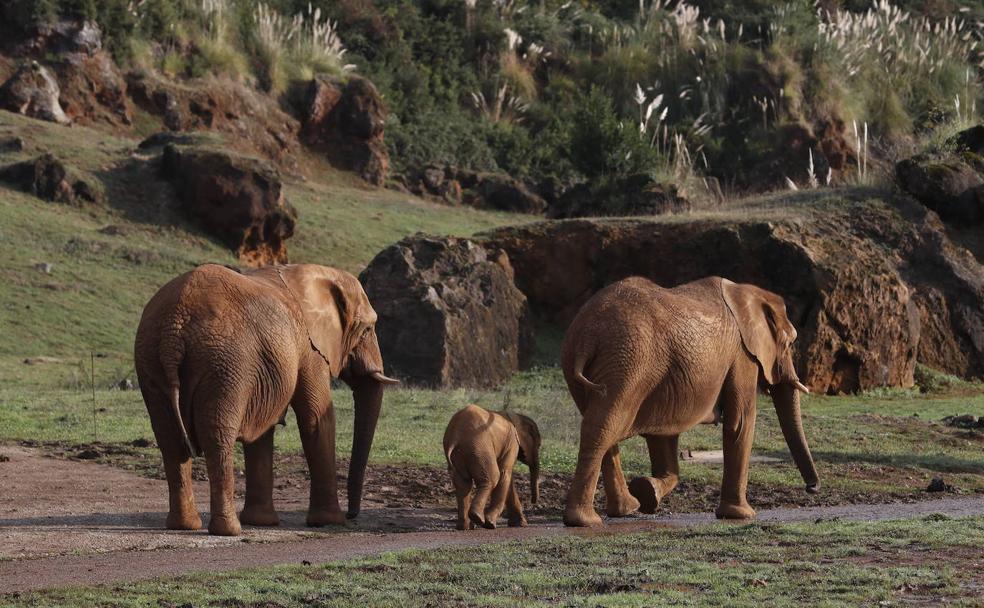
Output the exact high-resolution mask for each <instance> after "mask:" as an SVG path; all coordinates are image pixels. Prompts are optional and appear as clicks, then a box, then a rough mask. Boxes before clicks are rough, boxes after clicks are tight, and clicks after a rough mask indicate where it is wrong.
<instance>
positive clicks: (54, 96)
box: [0, 61, 71, 125]
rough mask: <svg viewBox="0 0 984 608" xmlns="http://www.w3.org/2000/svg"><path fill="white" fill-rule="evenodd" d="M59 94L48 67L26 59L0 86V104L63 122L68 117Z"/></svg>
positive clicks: (28, 114) (1, 106)
mask: <svg viewBox="0 0 984 608" xmlns="http://www.w3.org/2000/svg"><path fill="white" fill-rule="evenodd" d="M60 95H61V89H60V88H59V86H58V81H57V80H56V79H55V77H54V75H53V74H52V73H51V71H50V70H48V68H46V67H44V66H43V65H41V64H40V63H38V62H36V61H28V62H26V63H24V64H23V65H21V67H20V68H19V69H18V70H17V71H16V72H14V75H13V76H11V77H10V78H9V79H8V80H7V82H5V83H3V85H2V86H0V108H3V109H4V110H9V111H11V112H17V113H18V114H23V115H24V116H30V117H31V118H40V119H41V120H48V121H51V122H56V123H59V124H63V125H66V124H68V123H70V122H71V120H70V119H69V118H68V116H67V115H66V114H65V110H63V109H62V106H61V102H59V97H60Z"/></svg>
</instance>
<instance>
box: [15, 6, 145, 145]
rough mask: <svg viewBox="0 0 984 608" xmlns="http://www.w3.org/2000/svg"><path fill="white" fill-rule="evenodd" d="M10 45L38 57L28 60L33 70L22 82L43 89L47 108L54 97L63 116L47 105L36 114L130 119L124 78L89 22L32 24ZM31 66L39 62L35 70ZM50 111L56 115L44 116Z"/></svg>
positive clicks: (116, 122)
mask: <svg viewBox="0 0 984 608" xmlns="http://www.w3.org/2000/svg"><path fill="white" fill-rule="evenodd" d="M14 49H15V50H14V53H15V55H17V56H21V57H31V58H34V59H35V60H36V61H37V62H40V63H37V64H28V65H29V66H31V68H32V69H33V70H34V71H35V72H36V73H38V75H39V76H38V77H35V78H33V79H28V80H27V81H26V83H27V84H28V86H29V87H31V88H33V89H34V90H37V91H41V92H43V95H44V98H45V99H46V101H45V105H47V106H49V107H53V106H52V102H51V101H50V100H51V99H54V100H55V101H56V102H57V103H58V104H59V106H60V109H61V110H64V112H63V115H64V116H63V117H58V110H54V109H52V110H50V111H46V112H43V114H44V115H42V116H37V117H38V118H44V119H45V120H55V121H56V122H63V123H67V122H78V123H81V124H92V123H106V124H110V125H113V126H117V127H126V126H129V125H130V124H131V123H132V107H131V104H130V100H129V98H128V97H127V92H126V82H125V81H124V79H123V75H122V73H121V72H120V70H119V68H118V67H117V65H116V63H115V62H114V61H113V59H112V57H110V55H109V53H107V52H106V51H104V50H103V48H102V31H101V30H100V29H99V26H98V25H97V24H95V23H94V22H91V21H72V20H62V21H57V22H54V23H50V24H49V23H41V24H38V25H37V26H36V27H35V28H34V29H33V30H32V31H30V32H28V33H27V35H26V36H25V37H24V39H23V40H21V41H20V42H19V43H16V44H15V45H14ZM42 63H43V64H44V66H41V64H42ZM35 65H37V66H41V67H40V70H41V71H38V69H37V67H35ZM55 82H57V84H56V85H55V86H52V85H53V84H54V83H55ZM21 86H23V84H22V85H21ZM28 115H29V116H33V114H28ZM52 115H53V116H56V117H57V118H54V119H53V118H50V117H48V116H52Z"/></svg>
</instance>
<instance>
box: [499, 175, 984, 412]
mask: <svg viewBox="0 0 984 608" xmlns="http://www.w3.org/2000/svg"><path fill="white" fill-rule="evenodd" d="M803 196H804V198H806V197H811V198H812V197H813V196H814V195H813V194H811V193H804V195H803ZM789 207H792V204H787V210H786V212H785V213H784V214H783V215H782V216H778V217H781V218H782V219H773V220H767V219H758V218H757V217H756V216H755V215H756V214H753V213H750V212H746V213H745V214H743V216H738V217H736V218H735V219H731V220H721V219H704V220H690V221H685V222H684V221H674V222H662V221H659V220H658V219H653V220H648V219H645V220H644V219H638V220H593V221H589V220H567V221H561V222H556V221H554V222H541V223H537V224H531V225H526V226H521V227H511V228H503V229H499V230H496V231H493V232H490V233H487V234H486V235H483V237H482V238H483V239H484V240H485V241H486V246H487V247H498V248H501V249H502V250H503V251H505V252H506V253H507V254H508V256H509V259H510V261H511V263H512V266H513V268H514V269H515V276H516V284H517V286H518V287H519V288H520V290H522V291H523V293H525V294H526V296H527V298H528V299H529V301H530V304H531V306H532V307H533V310H534V313H536V314H537V315H539V316H540V317H542V318H544V319H546V320H548V321H553V322H556V323H558V324H560V325H562V326H564V325H566V324H567V323H569V322H570V320H571V319H572V318H573V316H574V315H575V314H576V313H577V310H578V309H579V308H580V306H581V305H582V304H583V303H584V302H585V301H586V300H587V299H588V298H590V297H591V295H592V294H594V293H595V292H596V291H598V290H599V289H601V288H602V287H603V286H605V285H607V284H609V283H611V282H613V281H616V280H619V279H622V278H625V277H627V276H632V275H640V276H645V277H648V278H650V279H652V280H653V281H655V282H657V283H659V284H660V285H664V286H667V287H671V286H674V285H678V284H681V283H685V282H688V281H692V280H694V279H698V278H701V277H705V276H709V275H720V276H724V277H727V278H730V279H732V280H734V281H739V282H749V283H754V284H757V285H760V286H761V287H764V288H766V289H769V290H772V291H774V292H776V293H778V294H780V295H782V296H783V297H784V298H785V299H786V302H787V305H788V309H789V313H790V319H791V320H792V321H793V323H794V324H795V325H796V327H797V329H798V330H799V339H798V340H797V349H798V352H797V358H796V360H797V367H798V368H799V371H800V374H801V377H802V378H803V379H804V381H805V382H806V383H807V384H808V385H809V386H811V387H812V388H813V389H815V390H817V391H820V392H824V393H840V392H853V391H858V390H866V389H870V388H874V387H878V386H903V387H907V386H911V385H912V384H913V371H914V367H915V364H916V361H917V360H918V361H920V362H922V363H925V364H927V365H930V366H931V367H935V368H937V369H941V370H944V371H947V372H950V373H954V374H958V375H962V376H965V377H979V376H981V375H984V269H982V267H981V266H980V265H979V264H978V262H977V261H976V260H975V259H974V258H973V256H972V255H970V253H969V252H967V251H965V250H962V249H960V248H957V247H955V246H954V245H953V244H952V243H951V242H950V241H949V239H948V238H947V236H946V233H945V230H944V228H943V225H942V224H941V223H940V221H939V219H938V218H937V217H936V215H935V214H933V213H930V212H927V211H926V210H925V209H924V208H922V207H921V206H919V205H916V204H914V203H913V202H911V201H909V200H908V199H900V200H894V201H891V203H886V202H882V201H878V200H864V199H863V198H859V199H858V200H844V199H842V198H839V197H836V196H833V195H831V196H830V200H829V201H828V202H821V203H816V204H814V205H812V206H811V207H810V208H809V209H807V208H802V209H797V210H793V209H790V208H789ZM765 217H772V218H776V217H777V216H776V214H775V213H774V212H770V213H769V214H768V215H767V216H765Z"/></svg>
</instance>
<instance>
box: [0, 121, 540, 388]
mask: <svg viewBox="0 0 984 608" xmlns="http://www.w3.org/2000/svg"><path fill="white" fill-rule="evenodd" d="M6 137H20V138H21V139H23V140H24V143H25V149H24V150H23V151H21V152H13V153H11V152H8V153H0V165H6V164H8V163H10V162H13V161H16V160H21V159H24V158H32V157H35V156H37V155H38V154H41V153H42V152H44V151H47V152H51V153H52V154H54V155H55V156H56V157H57V158H60V159H62V160H65V161H66V162H68V163H69V164H71V165H72V166H73V167H75V168H77V169H79V170H81V171H84V172H88V173H90V174H92V175H93V176H95V177H96V178H97V179H98V180H99V181H100V182H102V184H103V185H104V186H105V190H106V203H105V204H104V205H95V204H89V205H87V206H84V207H82V208H74V207H71V206H67V205H63V204H60V203H50V202H46V201H43V200H41V199H38V198H36V197H34V196H31V195H29V194H26V193H23V192H20V191H17V190H14V189H11V188H10V187H9V186H7V185H6V184H2V183H0V256H2V257H3V259H4V260H5V264H4V265H3V267H2V268H0V281H2V283H3V288H2V289H0V325H2V326H3V327H4V331H3V332H2V333H0V361H2V364H0V370H2V371H3V372H4V373H3V375H4V377H10V375H9V374H14V375H16V376H20V374H21V373H23V368H24V367H25V366H24V365H23V364H22V363H21V361H22V360H23V359H25V358H27V357H36V356H54V357H61V358H70V359H74V360H78V359H79V358H83V357H84V358H85V359H88V357H89V352H90V351H97V352H103V353H107V354H108V355H109V356H110V358H111V360H112V361H113V362H114V363H113V364H112V365H115V366H118V367H120V368H121V369H120V370H119V371H121V372H122V373H121V374H120V376H122V375H125V373H126V368H128V367H129V358H130V349H131V347H132V339H133V332H134V331H135V329H136V325H137V321H138V320H139V317H140V312H141V310H142V308H143V305H144V303H145V302H146V301H147V300H148V299H149V298H150V296H151V295H152V294H153V293H154V291H156V289H157V288H158V287H159V286H160V285H162V284H163V283H164V282H166V281H167V280H169V279H170V278H172V277H173V276H175V275H177V274H180V273H182V272H184V271H186V270H188V269H190V268H192V267H194V266H196V265H198V264H202V263H205V262H217V263H223V264H235V263H236V259H235V257H234V255H233V254H232V252H231V251H229V250H227V249H226V248H224V247H223V246H222V245H220V244H219V243H218V242H216V241H213V240H211V239H209V238H206V237H203V236H201V233H200V232H199V231H198V230H196V228H195V227H194V226H192V225H190V224H188V223H187V222H186V221H185V220H183V219H182V218H181V217H179V216H178V215H177V213H176V212H175V206H176V201H175V199H174V195H173V192H172V191H171V187H170V186H169V185H168V184H167V183H166V182H164V181H162V180H161V179H160V178H159V177H158V176H157V172H156V162H154V159H153V158H152V157H151V156H150V155H144V154H138V153H137V152H136V144H137V142H136V141H135V140H131V139H126V138H121V137H116V136H112V135H107V134H105V133H102V132H99V131H95V130H92V129H89V128H85V127H78V126H76V127H63V126H59V125H55V124H52V123H46V122H41V121H36V120H31V119H27V118H24V117H22V116H18V115H15V114H11V113H7V112H0V138H6ZM317 174H318V176H319V177H318V178H317V179H315V180H307V181H302V180H300V179H292V178H288V179H287V180H286V183H285V187H286V191H287V198H288V199H289V200H290V201H291V202H292V203H293V204H294V206H295V207H297V209H298V212H299V215H300V220H299V223H298V229H297V233H296V235H295V237H294V238H293V239H291V240H290V241H289V242H288V248H289V251H290V255H291V260H292V261H296V262H314V263H320V264H327V265H332V266H337V267H340V268H344V269H346V270H349V271H353V272H358V271H359V270H360V269H361V268H362V267H363V266H364V265H365V264H366V263H367V262H368V261H369V260H370V259H371V258H372V256H373V255H375V253H376V252H377V251H379V250H380V249H382V248H383V247H384V246H385V245H387V244H389V243H391V242H394V241H396V240H399V239H400V238H401V237H403V236H405V235H407V234H411V233H414V232H417V231H425V232H433V233H440V234H445V233H453V234H460V235H470V234H473V233H475V232H477V231H481V230H485V229H489V228H492V227H495V226H500V225H504V224H510V223H516V222H520V221H523V216H516V215H510V214H504V213H490V212H485V211H478V210H474V209H471V208H453V207H445V206H439V205H435V204H433V203H429V202H425V201H422V200H419V199H416V198H414V197H412V196H409V195H403V194H399V193H395V192H391V191H387V190H378V189H367V188H365V187H363V186H360V185H358V184H357V183H355V180H354V179H353V178H352V177H350V176H347V175H345V174H339V173H338V172H335V171H334V170H331V169H328V168H326V169H324V170H321V171H318V172H317ZM107 226H114V227H115V228H109V229H107ZM43 264H51V267H50V273H47V272H45V271H44V270H43V269H41V268H39V267H38V265H43ZM100 367H105V366H102V365H101V366H100Z"/></svg>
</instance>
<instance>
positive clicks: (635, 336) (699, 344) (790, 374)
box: [562, 277, 820, 526]
mask: <svg viewBox="0 0 984 608" xmlns="http://www.w3.org/2000/svg"><path fill="white" fill-rule="evenodd" d="M795 339H796V329H795V328H794V327H793V325H792V323H790V322H789V319H788V317H787V316H786V306H785V303H784V302H783V300H782V298H781V297H779V296H777V295H776V294H774V293H771V292H768V291H765V290H764V289H760V288H758V287H755V286H753V285H739V284H735V283H732V282H731V281H729V280H727V279H722V278H720V277H710V278H705V279H701V280H699V281H694V282H692V283H687V284H686V285H681V286H679V287H676V288H673V289H664V288H662V287H660V286H659V285H656V284H655V283H653V282H651V281H649V280H647V279H644V278H640V277H632V278H628V279H625V280H623V281H619V282H617V283H614V284H612V285H609V286H608V287H606V288H605V289H603V290H601V291H599V292H598V293H597V294H595V295H594V296H593V297H592V298H591V299H590V300H589V301H588V302H587V303H586V304H585V305H584V307H583V308H582V309H581V310H580V312H579V313H578V315H577V317H576V318H575V319H574V321H573V323H572V324H571V326H570V328H569V329H568V330H567V334H566V336H565V339H564V345H563V351H562V364H563V368H564V377H565V379H566V380H567V386H568V388H569V389H570V391H571V395H572V396H573V397H574V401H575V403H576V404H577V407H578V409H579V410H580V411H581V414H582V416H583V418H582V421H581V439H580V441H581V443H580V451H579V453H578V459H577V468H576V471H575V473H574V480H573V482H572V484H571V488H570V492H569V493H568V495H567V505H566V508H565V510H564V523H565V524H567V525H569V526H595V525H600V524H601V523H602V522H601V518H600V517H599V516H598V514H597V513H595V511H594V508H593V506H592V505H593V502H594V493H595V486H596V484H597V483H598V474H599V469H601V471H602V472H603V478H604V487H605V499H606V511H607V513H608V515H610V516H613V517H620V516H624V515H627V514H629V513H631V512H632V511H634V510H636V509H637V508H639V504H640V503H639V501H638V500H637V498H636V497H634V496H633V495H632V494H631V493H630V492H629V489H628V487H627V486H626V483H625V477H624V476H623V473H622V467H621V462H620V460H619V451H618V443H619V442H620V441H622V440H624V439H626V438H628V437H633V436H635V435H643V436H644V437H645V438H646V442H647V444H648V447H649V454H650V459H651V464H652V475H653V479H652V480H651V482H652V492H653V493H655V496H654V497H652V498H654V502H657V503H658V501H659V500H660V499H661V498H662V497H663V496H666V494H667V493H669V492H670V491H671V490H672V489H673V488H674V487H675V486H676V484H677V479H678V466H677V437H678V436H679V434H680V433H681V432H683V431H685V430H687V429H689V428H691V427H693V426H694V425H696V424H699V423H701V422H717V421H719V420H720V421H721V422H723V427H724V430H723V434H724V479H723V481H722V484H721V500H720V504H719V506H718V508H717V511H716V515H717V516H718V517H719V518H734V519H747V518H751V517H754V516H755V511H754V510H753V509H752V508H751V507H750V506H749V504H748V501H747V499H746V496H745V493H746V487H747V484H748V459H749V456H750V453H751V449H752V438H753V436H754V434H755V414H756V393H757V389H758V388H759V387H762V388H763V389H765V390H766V391H768V392H770V393H771V394H772V399H773V402H774V404H775V408H776V413H777V414H778V416H779V423H780V426H781V427H782V432H783V435H784V437H785V439H786V443H787V445H788V446H789V449H790V452H791V453H792V456H793V460H794V461H795V463H796V466H797V467H798V468H799V471H800V473H801V475H802V476H803V480H804V481H805V482H806V489H807V491H808V492H816V491H818V489H819V485H820V484H819V479H818V477H817V472H816V467H815V466H814V463H813V458H812V456H811V454H810V448H809V446H808V445H807V441H806V436H805V435H804V433H803V426H802V424H801V420H800V398H799V391H802V392H809V390H808V389H807V388H806V387H805V386H803V384H802V383H801V382H800V381H799V378H798V377H797V375H796V371H795V369H794V367H793V360H792V344H793V341H794V340H795ZM634 487H635V486H634ZM644 497H645V496H644Z"/></svg>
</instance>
